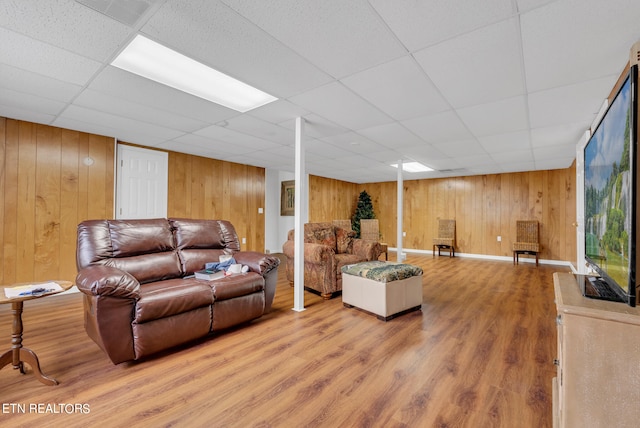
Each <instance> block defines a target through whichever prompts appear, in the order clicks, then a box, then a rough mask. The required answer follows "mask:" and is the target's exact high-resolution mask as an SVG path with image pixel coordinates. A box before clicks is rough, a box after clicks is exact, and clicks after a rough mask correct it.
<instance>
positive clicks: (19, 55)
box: [0, 27, 102, 86]
mask: <svg viewBox="0 0 640 428" xmlns="http://www.w3.org/2000/svg"><path fill="white" fill-rule="evenodd" d="M0 40H2V43H0V63H2V64H9V65H11V66H13V67H16V68H20V69H22V70H26V71H29V72H33V73H37V74H41V75H43V76H48V77H50V78H53V79H57V80H62V81H63V82H67V83H73V84H76V85H80V86H83V85H85V84H86V83H87V82H88V81H89V80H90V79H91V77H92V76H93V75H94V74H95V73H96V72H97V71H98V70H99V69H100V67H101V66H102V65H101V64H100V63H99V62H97V61H94V60H91V59H88V58H85V57H82V56H80V55H77V54H74V53H72V52H70V51H68V50H65V49H61V48H57V47H55V46H52V45H49V44H47V43H44V42H41V41H38V40H35V39H32V38H29V37H27V36H24V35H22V34H18V33H16V32H13V31H11V30H7V29H5V28H1V27H0ZM25 52H28V53H29V54H28V55H25Z"/></svg>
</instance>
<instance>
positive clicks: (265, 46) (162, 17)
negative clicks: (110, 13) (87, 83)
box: [142, 0, 332, 98]
mask: <svg viewBox="0 0 640 428" xmlns="http://www.w3.org/2000/svg"><path fill="white" fill-rule="evenodd" d="M185 29H188V31H185ZM142 32H143V33H144V34H147V35H148V36H150V37H151V38H152V39H154V40H156V41H158V42H161V43H164V44H166V45H167V46H169V47H170V48H173V49H176V50H178V51H179V52H181V53H183V54H185V55H187V56H189V57H191V58H193V59H195V60H197V61H200V62H203V63H204V64H206V65H209V66H211V67H213V68H215V69H216V70H219V71H221V72H223V73H225V74H228V75H230V76H232V77H235V78H236V79H239V80H241V81H243V82H245V83H248V84H249V85H252V86H254V87H256V88H258V89H261V90H263V91H265V92H268V93H270V94H271V95H274V96H276V97H278V98H287V97H289V96H292V95H294V94H297V93H300V92H303V91H306V90H309V89H311V88H314V87H316V86H319V85H322V84H325V83H328V82H329V81H331V80H332V79H331V77H330V76H328V75H327V74H325V73H323V72H322V71H320V69H318V68H317V67H315V66H314V65H312V64H310V63H309V62H308V61H307V60H306V59H305V58H302V57H301V56H300V55H298V54H296V53H295V52H293V51H292V50H291V49H290V48H288V47H287V46H284V45H282V43H280V42H278V41H277V40H276V39H275V38H274V37H272V36H270V35H269V34H267V33H265V32H264V30H262V29H260V28H259V27H257V26H256V25H254V24H253V23H251V22H250V21H248V20H247V19H246V18H244V17H242V16H241V15H239V14H238V13H236V12H235V11H233V10H231V9H230V8H229V7H227V6H226V5H224V4H222V3H220V2H212V1H208V0H176V1H171V2H167V3H164V4H163V6H162V7H161V8H160V10H159V11H158V12H157V13H156V14H155V15H154V16H152V17H151V18H150V19H149V21H147V23H146V24H145V25H144V26H143V27H142ZM283 76H286V78H283Z"/></svg>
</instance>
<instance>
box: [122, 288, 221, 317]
mask: <svg viewBox="0 0 640 428" xmlns="http://www.w3.org/2000/svg"><path fill="white" fill-rule="evenodd" d="M211 304H213V294H212V293H211V287H210V286H209V283H208V282H205V281H199V280H196V279H193V278H191V279H182V278H178V279H170V280H166V281H158V282H152V283H149V284H144V285H142V286H141V287H140V299H138V301H137V302H136V313H135V321H136V322H137V323H138V324H140V323H143V322H146V321H151V320H157V319H160V318H165V317H168V316H172V315H176V314H181V313H183V312H188V311H190V310H192V309H197V308H200V307H203V306H207V305H211Z"/></svg>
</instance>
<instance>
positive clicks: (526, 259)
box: [389, 247, 574, 269]
mask: <svg viewBox="0 0 640 428" xmlns="http://www.w3.org/2000/svg"><path fill="white" fill-rule="evenodd" d="M389 251H398V249H397V248H393V247H389ZM402 252H404V253H416V254H429V255H432V254H433V251H432V250H418V249H412V248H403V249H402ZM440 257H449V255H448V254H447V255H441V256H440ZM456 257H466V258H470V259H484V260H498V261H508V262H513V257H508V256H492V255H489V254H471V253H459V252H457V251H456ZM518 262H519V263H534V264H535V262H536V259H535V258H529V257H524V258H523V257H521V258H519V261H518ZM538 263H539V264H542V265H556V266H569V267H571V268H572V269H574V267H573V264H572V263H571V262H567V261H564V260H548V259H539V260H538Z"/></svg>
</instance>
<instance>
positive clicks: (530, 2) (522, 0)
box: [516, 0, 558, 13]
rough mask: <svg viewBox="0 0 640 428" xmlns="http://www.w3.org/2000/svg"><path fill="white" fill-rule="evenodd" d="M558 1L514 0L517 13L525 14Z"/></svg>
mask: <svg viewBox="0 0 640 428" xmlns="http://www.w3.org/2000/svg"><path fill="white" fill-rule="evenodd" d="M554 1H558V0H516V4H517V6H518V12H520V13H525V12H528V11H530V10H533V9H536V8H539V7H541V6H544V5H547V4H549V3H553V2H554Z"/></svg>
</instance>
